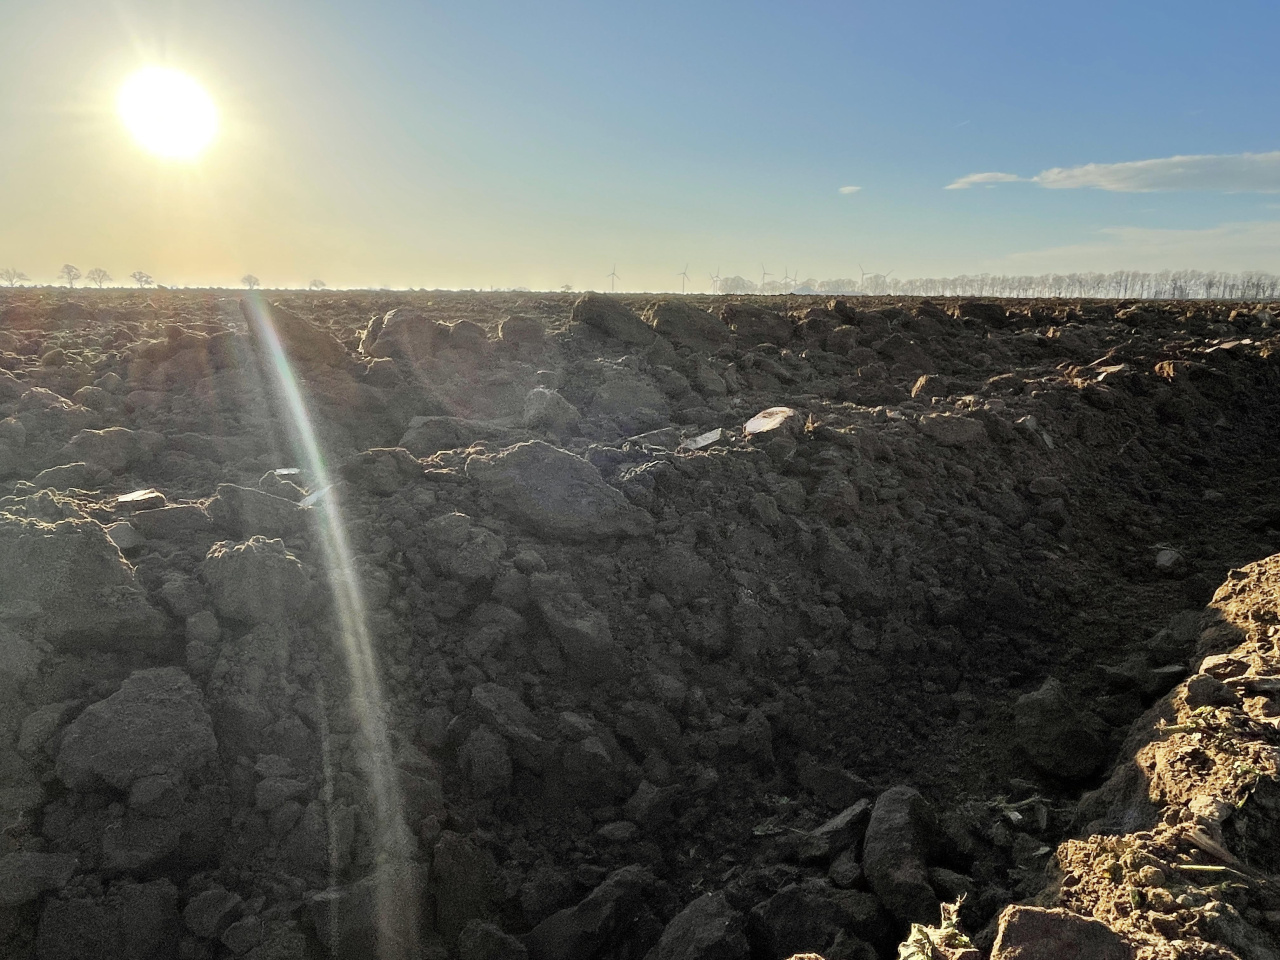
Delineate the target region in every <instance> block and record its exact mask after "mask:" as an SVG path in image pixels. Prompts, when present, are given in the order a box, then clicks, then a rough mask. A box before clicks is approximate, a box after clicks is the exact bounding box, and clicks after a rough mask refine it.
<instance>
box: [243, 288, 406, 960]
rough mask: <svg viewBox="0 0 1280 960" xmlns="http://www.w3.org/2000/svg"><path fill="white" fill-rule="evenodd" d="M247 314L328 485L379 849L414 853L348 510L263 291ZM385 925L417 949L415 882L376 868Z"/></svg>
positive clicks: (336, 578) (322, 504)
mask: <svg viewBox="0 0 1280 960" xmlns="http://www.w3.org/2000/svg"><path fill="white" fill-rule="evenodd" d="M244 306H245V310H244V313H245V316H246V318H247V319H248V321H249V323H250V325H251V327H252V332H253V334H254V335H255V338H256V339H257V340H258V342H259V343H260V344H261V345H262V346H263V347H264V348H265V350H266V353H267V358H268V360H269V361H270V367H271V377H272V382H273V386H274V387H275V390H276V393H277V395H278V396H279V398H280V400H281V401H282V403H283V405H284V407H285V409H286V411H287V413H288V418H289V426H290V427H291V428H292V430H293V434H294V438H295V440H296V442H297V444H298V446H299V447H300V448H301V454H302V456H303V459H304V462H305V464H306V466H307V469H308V470H309V471H310V473H311V475H312V476H313V477H314V479H315V488H316V489H317V490H321V491H326V490H327V492H326V493H325V495H324V496H322V497H319V498H318V499H317V500H316V502H315V503H314V507H313V509H315V510H317V511H318V522H317V523H316V527H317V529H318V530H319V533H320V539H321V544H322V549H323V555H324V562H325V568H326V573H327V576H328V582H329V588H330V590H331V592H332V594H333V601H334V609H335V611H336V613H337V617H338V627H339V630H340V633H341V638H342V647H343V653H344V657H345V660H346V665H347V669H348V671H349V673H350V675H351V686H352V696H353V700H354V703H353V707H354V709H355V714H356V720H357V723H358V724H359V726H360V729H361V732H362V733H363V734H364V737H365V739H366V742H367V743H368V745H369V747H370V750H369V753H368V755H366V756H365V757H363V760H364V762H365V764H366V767H367V769H366V773H367V776H368V777H369V782H370V787H371V788H372V791H373V801H374V814H375V818H376V823H375V827H376V831H377V833H376V837H375V849H376V851H377V858H378V860H379V861H380V862H396V861H404V860H407V859H408V856H409V851H410V850H411V849H412V846H413V841H412V838H411V836H410V834H409V832H408V829H407V826H406V824H405V823H404V819H403V816H402V813H401V811H402V809H403V804H402V802H401V792H400V788H399V781H398V777H397V774H396V768H395V763H394V761H393V758H392V751H391V743H390V739H389V737H388V734H387V727H386V721H385V717H384V707H385V700H384V697H383V692H382V684H381V681H380V680H379V677H378V670H377V663H376V661H375V658H374V653H373V644H372V639H371V636H370V633H369V627H368V619H367V614H366V609H365V604H364V597H363V595H362V593H361V590H360V581H359V576H358V572H357V570H356V568H355V563H354V555H353V553H352V550H351V546H350V543H349V541H348V538H347V532H346V526H345V524H344V522H343V518H342V508H341V503H340V497H339V488H338V487H336V486H335V485H334V483H333V481H332V480H331V478H330V475H329V471H328V469H327V467H326V466H325V458H324V454H323V451H322V450H321V448H320V443H319V441H318V439H317V438H316V433H315V428H314V426H313V425H312V421H311V416H310V414H309V413H308V411H307V403H306V400H305V399H304V397H303V395H302V389H301V387H300V385H299V383H298V379H297V377H296V376H295V375H294V372H293V367H292V365H291V364H290V363H289V359H288V356H287V355H286V353H285V350H284V347H283V345H282V344H281V342H280V338H279V336H278V334H277V333H276V329H275V326H274V324H273V323H272V321H271V311H270V308H269V307H268V306H267V305H266V304H265V303H264V302H263V300H262V299H261V298H260V297H258V296H253V297H249V298H246V299H245V301H244ZM375 888H376V896H377V901H378V903H377V916H378V918H379V923H380V926H381V927H382V929H380V930H379V938H378V939H379V950H378V955H379V957H380V958H382V960H393V958H399V957H401V956H407V955H412V954H413V953H415V948H416V944H412V943H410V942H407V941H408V940H411V939H412V938H413V936H414V934H413V931H415V930H416V929H417V923H416V919H417V913H418V909H419V907H418V904H417V902H416V901H415V898H414V897H413V895H412V893H411V892H410V890H408V889H406V888H404V887H403V886H401V885H399V884H397V883H395V882H394V880H392V879H391V876H390V875H385V876H384V875H383V874H382V873H381V872H379V873H377V874H375Z"/></svg>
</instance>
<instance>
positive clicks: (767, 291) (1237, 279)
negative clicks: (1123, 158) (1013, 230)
mask: <svg viewBox="0 0 1280 960" xmlns="http://www.w3.org/2000/svg"><path fill="white" fill-rule="evenodd" d="M717 292H719V293H725V294H729V293H736V294H762V295H766V296H767V295H771V294H772V295H776V294H801V295H804V294H810V295H812V294H829V295H836V296H859V295H863V296H905V297H1005V298H1010V299H1017V298H1022V299H1026V298H1037V297H1044V298H1052V297H1086V298H1093V299H1116V300H1125V299H1130V298H1132V299H1138V300H1214V299H1218V300H1274V299H1278V298H1280V276H1278V275H1276V274H1273V273H1265V272H1263V271H1246V272H1243V273H1228V272H1226V271H1212V270H1211V271H1205V270H1161V271H1159V272H1155V273H1151V272H1144V271H1141V270H1116V271H1113V272H1112V273H1042V274H1039V275H1035V276H1031V275H1024V276H1010V275H1005V274H990V273H980V274H961V275H960V276H958V277H914V278H902V279H899V278H894V277H889V276H886V275H884V274H869V275H867V276H864V277H862V278H860V279H858V280H854V279H852V278H849V279H841V280H816V279H809V280H805V281H803V282H801V283H789V284H784V283H781V282H779V281H776V280H769V281H766V282H765V283H763V284H759V283H755V282H753V281H751V280H747V279H746V278H744V277H724V278H722V279H721V280H720V281H719V286H718V290H717Z"/></svg>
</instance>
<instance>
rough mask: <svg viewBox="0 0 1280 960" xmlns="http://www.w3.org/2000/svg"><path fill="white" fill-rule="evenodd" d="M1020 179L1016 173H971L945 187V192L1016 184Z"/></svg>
mask: <svg viewBox="0 0 1280 960" xmlns="http://www.w3.org/2000/svg"><path fill="white" fill-rule="evenodd" d="M1021 180H1022V177H1020V176H1018V175H1017V174H1016V173H971V174H969V175H968V176H967V177H961V178H960V179H959V180H957V181H955V182H954V183H949V184H947V186H946V189H947V190H968V189H969V188H970V187H976V186H981V185H982V184H992V183H1018V182H1019V181H1021Z"/></svg>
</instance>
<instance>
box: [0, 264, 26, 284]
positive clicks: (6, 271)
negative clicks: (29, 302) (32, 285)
mask: <svg viewBox="0 0 1280 960" xmlns="http://www.w3.org/2000/svg"><path fill="white" fill-rule="evenodd" d="M30 279H31V278H30V277H28V276H27V275H26V274H25V273H23V272H22V271H21V270H15V269H13V267H4V268H3V269H0V280H3V281H4V282H5V283H7V284H8V285H9V286H11V287H16V286H17V285H18V284H19V283H21V282H22V281H24V280H30Z"/></svg>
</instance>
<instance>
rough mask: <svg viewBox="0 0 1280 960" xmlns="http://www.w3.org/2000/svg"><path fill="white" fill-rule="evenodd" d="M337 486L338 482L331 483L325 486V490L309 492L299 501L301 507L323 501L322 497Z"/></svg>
mask: <svg viewBox="0 0 1280 960" xmlns="http://www.w3.org/2000/svg"><path fill="white" fill-rule="evenodd" d="M336 486H337V484H336V483H331V484H329V485H328V486H327V487H325V488H324V489H323V490H317V491H316V492H315V493H309V494H307V495H306V496H305V497H303V498H302V499H301V500H299V501H298V506H300V507H312V506H315V505H316V504H317V503H319V502H320V501H321V499H323V498H324V496H325V494H327V493H328V492H329V491H330V490H332V489H333V488H334V487H336Z"/></svg>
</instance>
